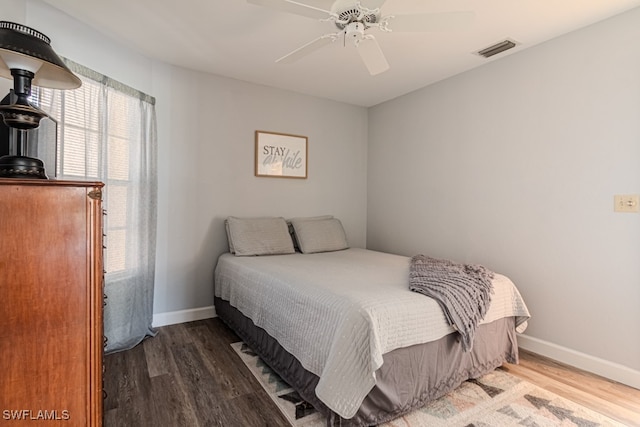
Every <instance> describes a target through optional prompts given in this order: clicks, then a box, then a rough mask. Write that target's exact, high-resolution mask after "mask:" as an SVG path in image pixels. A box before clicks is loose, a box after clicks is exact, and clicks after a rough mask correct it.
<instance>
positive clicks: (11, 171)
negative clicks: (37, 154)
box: [0, 156, 49, 179]
mask: <svg viewBox="0 0 640 427" xmlns="http://www.w3.org/2000/svg"><path fill="white" fill-rule="evenodd" d="M0 178H27V179H49V178H47V175H46V173H45V171H44V163H43V162H42V160H40V159H36V158H33V157H25V156H2V157H0Z"/></svg>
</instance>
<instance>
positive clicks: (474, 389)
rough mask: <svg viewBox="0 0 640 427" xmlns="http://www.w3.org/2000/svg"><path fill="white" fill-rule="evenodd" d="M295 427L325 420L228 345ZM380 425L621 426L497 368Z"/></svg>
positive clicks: (243, 349)
mask: <svg viewBox="0 0 640 427" xmlns="http://www.w3.org/2000/svg"><path fill="white" fill-rule="evenodd" d="M231 346H232V347H233V349H234V350H235V351H236V353H237V354H238V355H239V356H240V358H241V359H242V361H243V362H244V363H245V365H246V366H247V367H248V368H249V370H250V371H251V373H252V374H253V375H254V376H255V377H256V378H257V379H258V382H260V384H261V385H262V387H263V388H264V389H265V390H266V391H267V393H268V394H269V396H270V397H271V399H272V400H273V401H274V402H275V404H276V405H277V406H278V408H279V409H280V411H281V412H282V413H283V414H284V416H285V417H286V418H287V419H288V420H289V422H290V423H291V425H292V426H294V427H325V426H326V421H325V419H324V418H323V417H322V416H321V415H320V414H319V413H318V412H317V411H316V410H315V409H314V408H313V406H311V405H310V404H308V403H307V402H305V401H304V400H303V399H302V398H300V396H299V395H298V393H297V392H296V391H294V390H293V389H292V388H291V387H289V385H288V384H287V383H286V382H284V381H283V380H282V379H281V378H280V377H279V376H278V375H277V374H276V373H275V372H273V371H272V370H271V368H269V367H268V366H267V365H266V364H265V363H264V362H263V361H262V360H261V359H260V358H259V357H258V356H257V355H256V354H255V353H254V352H253V351H252V350H251V349H250V348H249V347H248V346H247V345H246V344H244V343H242V342H238V343H233V344H231ZM381 426H384V427H456V426H459V427H503V426H504V427H508V426H528V427H553V426H560V427H571V426H577V427H599V426H602V427H605V426H607V427H608V426H615V427H620V426H622V427H624V425H623V424H620V423H618V422H616V421H614V420H612V419H610V418H608V417H605V416H604V415H601V414H599V413H597V412H595V411H592V410H590V409H588V408H585V407H583V406H580V405H578V404H576V403H574V402H572V401H570V400H567V399H564V398H562V397H560V396H557V395H555V394H553V393H551V392H548V391H546V390H544V389H542V388H540V387H538V386H535V385H533V384H531V383H529V382H527V381H524V380H521V379H519V378H517V377H515V376H513V375H511V374H509V373H507V372H505V371H503V370H501V369H496V370H495V371H493V372H491V373H489V374H487V375H485V376H483V377H482V378H479V379H477V380H469V381H466V382H464V383H463V384H462V385H460V387H458V388H457V389H456V390H454V391H452V392H451V393H449V394H447V395H445V396H443V397H441V398H440V399H437V400H435V401H433V402H431V403H428V404H427V405H425V406H423V407H422V408H420V409H417V410H415V411H414V412H412V413H410V414H408V415H405V416H403V417H400V418H397V419H395V420H393V421H390V422H388V423H385V424H381Z"/></svg>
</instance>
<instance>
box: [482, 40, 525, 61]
mask: <svg viewBox="0 0 640 427" xmlns="http://www.w3.org/2000/svg"><path fill="white" fill-rule="evenodd" d="M516 44H517V43H516V42H514V41H513V40H505V41H502V42H500V43H496V44H494V45H493V46H489V47H487V48H485V49H482V50H480V51H478V52H477V54H478V55H480V56H484V57H485V58H489V57H491V56H493V55H497V54H499V53H501V52H504V51H505V50H509V49H512V48H514V47H516Z"/></svg>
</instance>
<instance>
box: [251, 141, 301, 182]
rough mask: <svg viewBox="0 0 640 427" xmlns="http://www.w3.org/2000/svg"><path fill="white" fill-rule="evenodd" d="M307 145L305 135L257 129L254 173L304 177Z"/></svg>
mask: <svg viewBox="0 0 640 427" xmlns="http://www.w3.org/2000/svg"><path fill="white" fill-rule="evenodd" d="M307 145H308V139H307V137H306V136H300V135H289V134H286V133H276V132H265V131H261V130H257V131H256V155H255V175H256V176H264V177H272V178H301V179H305V178H306V177H307Z"/></svg>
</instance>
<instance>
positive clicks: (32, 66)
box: [0, 21, 82, 89]
mask: <svg viewBox="0 0 640 427" xmlns="http://www.w3.org/2000/svg"><path fill="white" fill-rule="evenodd" d="M50 43H51V40H49V37H47V36H45V35H44V34H42V33H41V32H39V31H36V30H34V29H33V28H29V27H27V26H25V25H21V24H16V23H14V22H7V21H0V58H2V62H0V76H2V77H6V78H7V79H11V78H13V77H12V75H11V69H21V70H27V71H31V72H32V73H34V77H33V80H32V83H33V84H34V85H36V86H41V87H48V88H51V89H75V88H78V87H80V86H81V85H82V82H81V81H80V79H79V78H78V77H77V76H76V75H75V74H73V73H72V72H71V70H69V68H67V66H66V65H65V64H64V62H62V59H60V57H59V56H58V55H57V54H56V53H55V52H54V51H53V49H52V48H51V44H50Z"/></svg>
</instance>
